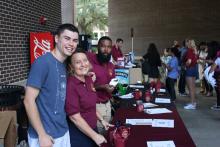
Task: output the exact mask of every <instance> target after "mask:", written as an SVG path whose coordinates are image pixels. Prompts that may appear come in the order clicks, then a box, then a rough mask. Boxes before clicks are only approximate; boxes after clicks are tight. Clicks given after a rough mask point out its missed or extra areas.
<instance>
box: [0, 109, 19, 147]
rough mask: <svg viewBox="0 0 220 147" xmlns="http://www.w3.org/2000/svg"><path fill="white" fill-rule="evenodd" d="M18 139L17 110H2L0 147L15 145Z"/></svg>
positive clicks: (0, 113) (13, 146)
mask: <svg viewBox="0 0 220 147" xmlns="http://www.w3.org/2000/svg"><path fill="white" fill-rule="evenodd" d="M16 139H17V117H16V111H1V112H0V147H15V145H16Z"/></svg>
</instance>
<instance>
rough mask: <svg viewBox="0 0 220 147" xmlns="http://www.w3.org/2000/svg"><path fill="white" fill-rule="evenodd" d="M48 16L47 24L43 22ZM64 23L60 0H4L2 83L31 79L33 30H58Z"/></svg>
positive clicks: (1, 7) (1, 4)
mask: <svg viewBox="0 0 220 147" xmlns="http://www.w3.org/2000/svg"><path fill="white" fill-rule="evenodd" d="M41 15H44V16H45V17H46V18H47V19H48V20H47V24H46V25H40V24H39V17H40V16H41ZM60 23H61V2H60V0H1V1H0V84H9V83H14V82H17V81H21V80H24V79H26V78H27V75H28V72H29V68H30V64H29V63H30V59H29V32H32V31H34V32H38V31H55V29H56V27H57V26H58V25H59V24H60Z"/></svg>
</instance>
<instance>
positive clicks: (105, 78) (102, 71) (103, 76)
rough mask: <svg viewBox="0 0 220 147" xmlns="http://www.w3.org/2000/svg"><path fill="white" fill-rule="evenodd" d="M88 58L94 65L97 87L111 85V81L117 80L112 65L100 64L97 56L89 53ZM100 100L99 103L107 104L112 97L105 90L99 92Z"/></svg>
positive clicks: (109, 63)
mask: <svg viewBox="0 0 220 147" xmlns="http://www.w3.org/2000/svg"><path fill="white" fill-rule="evenodd" d="M87 57H88V59H89V61H90V63H91V64H92V70H93V72H95V74H96V81H95V85H105V84H109V82H110V81H111V79H113V78H115V66H114V65H113V64H112V63H111V62H108V63H104V64H101V63H99V61H98V59H97V57H96V54H93V53H89V52H88V53H87ZM97 95H98V100H97V103H100V102H106V101H107V100H109V99H110V98H111V97H112V95H111V94H110V93H108V92H107V91H104V90H97Z"/></svg>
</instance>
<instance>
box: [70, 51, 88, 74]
mask: <svg viewBox="0 0 220 147" xmlns="http://www.w3.org/2000/svg"><path fill="white" fill-rule="evenodd" d="M70 67H71V68H72V69H73V71H74V74H75V75H76V76H79V77H82V76H85V75H87V74H88V72H89V69H90V63H89V60H88V59H87V56H86V54H85V53H74V54H73V55H72V57H71V64H70Z"/></svg>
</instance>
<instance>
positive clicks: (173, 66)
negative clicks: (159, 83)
mask: <svg viewBox="0 0 220 147" xmlns="http://www.w3.org/2000/svg"><path fill="white" fill-rule="evenodd" d="M170 54H171V56H172V58H171V59H170V61H169V62H168V64H166V63H163V65H164V66H165V67H166V68H167V70H168V73H167V78H166V87H167V91H168V92H169V94H170V97H171V100H172V101H175V100H176V92H175V83H176V80H177V78H178V76H179V67H178V66H179V64H178V58H179V56H180V52H179V50H178V49H177V48H175V47H173V48H171V49H170Z"/></svg>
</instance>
